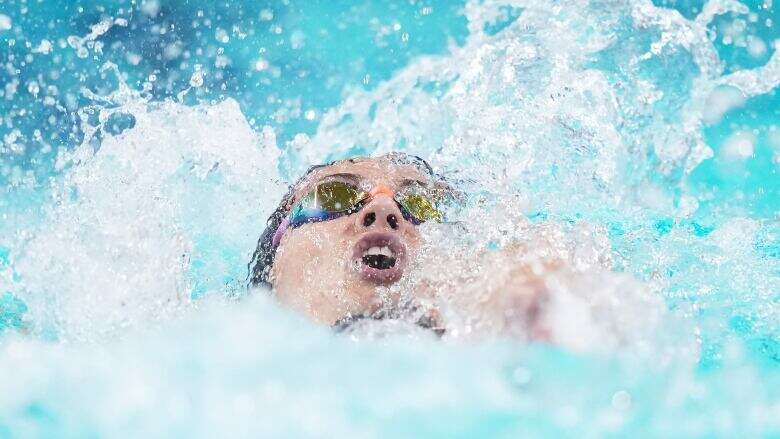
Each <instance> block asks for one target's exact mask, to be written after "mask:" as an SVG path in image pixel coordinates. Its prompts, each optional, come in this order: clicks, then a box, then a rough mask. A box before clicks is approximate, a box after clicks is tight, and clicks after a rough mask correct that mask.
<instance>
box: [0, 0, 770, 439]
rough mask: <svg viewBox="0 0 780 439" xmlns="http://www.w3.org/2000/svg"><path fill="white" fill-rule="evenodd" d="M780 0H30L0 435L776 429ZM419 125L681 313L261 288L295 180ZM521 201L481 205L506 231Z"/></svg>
mask: <svg viewBox="0 0 780 439" xmlns="http://www.w3.org/2000/svg"><path fill="white" fill-rule="evenodd" d="M778 21H780V14H778V13H777V5H774V4H773V3H772V2H769V1H767V0H758V1H753V2H745V3H736V2H729V1H719V2H716V1H710V2H709V3H706V4H705V2H696V1H680V2H671V1H669V2H660V1H657V2H654V3H651V2H645V1H633V2H630V1H614V2H608V1H604V2H600V1H591V2H586V1H582V2H580V1H575V2H556V1H541V0H534V1H530V0H529V1H522V2H511V1H506V2H503V1H473V2H467V3H462V2H444V1H441V2H433V1H431V2H424V1H423V2H419V1H403V2H400V1H399V2H382V3H379V2H368V3H366V4H363V3H359V2H343V3H338V4H333V2H317V1H301V2H296V1H288V2H277V1H273V2H251V3H249V2H248V3H247V4H243V3H241V2H217V3H214V2H206V1H202V2H200V1H188V2H164V1H159V2H158V1H145V2H144V1H136V2H121V1H110V2H109V1H107V2H84V3H83V4H79V3H75V2H69V3H66V4H60V3H54V2H52V3H51V4H48V3H46V2H39V3H34V2H17V1H10V2H3V3H2V4H0V65H2V69H0V93H2V94H0V110H1V111H0V117H2V119H0V139H2V142H3V143H2V144H0V158H1V159H0V181H1V182H2V184H3V187H4V190H3V192H2V193H3V195H2V197H0V217H1V218H2V222H0V370H2V371H3V373H2V374H0V437H138V436H166V437H170V436H203V437H209V436H217V435H219V436H253V437H254V436H259V435H267V436H303V437H309V436H314V437H320V436H334V435H336V434H351V435H357V436H358V437H367V436H368V437H373V436H382V437H386V436H389V437H396V436H402V437H407V436H416V437H419V436H431V437H453V436H455V437H475V436H477V437H482V436H486V435H491V436H506V437H516V436H531V437H544V436H554V437H557V436H574V435H576V436H585V437H603V436H616V437H625V436H640V437H641V436H650V437H657V436H663V437H683V436H684V437H733V436H737V435H739V436H747V437H772V436H777V435H780V421H778V419H780V324H778V322H780V305H779V303H780V296H779V295H778V294H779V293H780V216H778V215H780V178H778V175H777V174H778V169H779V168H780V126H779V125H780V114H779V113H780V96H779V95H778V85H780V57H779V56H777V55H776V48H777V44H780V43H778V41H780V32H778V30H777V29H778V28H777V25H778ZM391 150H404V151H408V152H411V153H415V154H418V155H421V156H423V157H426V158H427V159H429V161H430V162H431V163H432V164H433V165H434V166H435V167H436V168H437V170H439V171H441V172H443V173H445V174H446V175H448V176H449V177H451V178H452V179H453V180H455V181H458V182H459V184H460V185H461V186H462V187H463V188H464V189H465V190H466V191H467V192H468V193H470V194H472V198H474V199H479V200H481V202H483V203H496V204H498V205H501V204H502V203H511V204H510V205H511V206H513V207H512V209H513V210H517V209H519V210H522V212H523V213H524V214H525V215H526V216H528V217H530V218H532V220H534V221H543V220H549V221H554V222H556V223H560V224H562V227H563V228H564V229H565V232H566V233H567V236H569V237H570V241H567V244H566V245H567V246H570V249H571V251H572V253H573V254H576V255H579V256H577V258H578V259H577V261H578V262H577V263H578V264H580V265H582V266H583V267H585V268H586V269H587V268H588V267H591V266H594V265H595V263H594V262H593V261H594V260H596V259H598V260H609V261H611V265H612V269H613V271H617V272H624V273H628V274H630V275H631V276H633V277H635V278H636V279H639V280H640V281H641V282H643V283H644V284H645V285H646V287H647V288H648V289H649V290H650V291H651V292H652V293H653V294H656V295H658V296H659V297H661V298H662V299H663V302H664V304H665V306H666V308H668V309H669V310H670V316H672V317H670V318H669V322H668V324H665V325H664V326H665V327H666V329H665V330H664V331H661V332H659V334H657V337H654V338H653V339H652V340H647V346H649V347H647V348H645V349H644V350H643V352H642V353H641V354H636V353H635V352H623V351H621V350H613V349H601V348H602V347H603V346H600V343H598V342H595V343H594V344H593V345H592V346H590V348H591V349H588V350H587V352H585V353H571V352H567V351H565V350H563V349H559V348H555V347H551V346H546V345H531V346H525V345H522V344H519V343H517V342H513V341H511V340H495V341H484V342H480V343H468V344H463V343H454V342H453V343H450V342H438V341H435V340H431V339H429V338H427V337H425V336H420V337H413V342H411V343H410V342H409V339H408V338H406V337H407V336H406V335H397V336H391V337H388V338H386V339H382V340H379V341H366V340H363V341H354V340H351V339H349V338H347V337H339V336H335V335H333V334H331V333H330V331H328V330H326V329H324V328H318V327H315V326H312V325H310V324H308V323H305V322H303V321H302V320H301V318H300V317H297V316H294V315H290V314H288V313H287V312H285V311H283V310H281V309H279V308H278V307H276V306H275V305H274V304H273V303H272V302H271V301H270V300H268V298H267V297H266V296H265V295H262V294H255V295H250V296H248V297H247V295H246V291H245V289H244V288H243V281H244V277H245V275H246V262H247V261H248V258H249V255H250V254H251V252H252V250H253V247H254V244H255V241H256V239H257V236H258V235H259V233H260V232H261V229H262V227H263V225H264V221H265V218H266V217H267V215H268V213H269V212H270V211H271V210H272V209H273V207H274V206H275V203H276V202H277V201H278V198H279V196H280V195H281V193H282V191H283V189H284V187H285V183H286V182H288V181H289V180H291V179H294V178H295V176H296V175H298V173H300V172H301V171H302V170H303V169H305V168H306V167H308V166H309V165H311V164H314V163H321V162H323V161H325V160H329V159H333V158H339V157H344V156H347V155H352V154H373V153H383V152H387V151H391ZM501 212H503V210H501V209H496V210H494V211H492V212H491V211H488V213H485V212H482V211H480V212H477V214H474V216H472V217H470V220H471V221H473V222H474V223H475V224H478V225H481V226H482V227H483V228H484V230H485V234H486V236H487V237H488V238H490V237H492V238H495V239H494V240H493V241H491V243H492V244H491V245H498V244H496V243H500V242H501V239H503V238H502V236H505V235H506V234H507V233H509V234H511V232H507V230H511V228H512V227H511V218H509V217H507V216H506V215H502V214H500V213H501ZM472 213H473V212H472ZM615 282H616V281H614V280H613V279H612V278H610V277H604V278H598V279H597V281H596V282H595V283H592V284H589V285H590V286H582V287H581V291H580V292H581V293H582V294H584V295H589V294H591V293H593V294H594V295H595V294H597V293H599V292H603V291H611V290H610V288H613V289H614V291H622V290H620V284H617V283H615ZM591 290H592V291H591ZM616 294H617V293H616ZM616 297H618V300H616V301H615V302H616V304H615V307H616V309H617V310H618V312H619V313H623V314H625V315H629V316H630V315H637V314H638V313H643V312H644V313H652V311H647V310H644V309H643V308H641V307H638V305H637V304H636V303H633V302H632V301H631V300H629V295H626V296H623V295H622V293H620V294H618V295H617V296H616ZM659 318H660V317H659ZM670 340H671V341H670ZM691 343H693V344H695V345H696V346H698V351H699V353H698V354H695V355H690V354H685V353H684V352H686V349H685V347H686V346H689V345H690V344H691ZM604 344H605V345H606V344H607V343H606V342H604Z"/></svg>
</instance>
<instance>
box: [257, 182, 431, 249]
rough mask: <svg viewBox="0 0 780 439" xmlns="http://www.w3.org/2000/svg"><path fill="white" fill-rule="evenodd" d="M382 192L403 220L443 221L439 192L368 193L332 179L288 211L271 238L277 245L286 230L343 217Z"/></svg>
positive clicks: (378, 190) (418, 187) (419, 188)
mask: <svg viewBox="0 0 780 439" xmlns="http://www.w3.org/2000/svg"><path fill="white" fill-rule="evenodd" d="M380 193H384V194H387V195H390V196H391V197H392V198H393V200H395V202H396V204H397V205H398V207H399V208H400V210H401V213H402V214H403V216H404V218H405V219H406V220H407V221H409V222H411V223H412V224H415V225H417V224H421V223H423V222H425V221H431V220H434V221H442V220H443V219H444V214H443V213H442V211H441V210H440V209H439V205H440V204H441V203H442V202H443V201H444V199H445V198H446V197H445V196H444V194H443V193H441V191H436V190H432V189H428V188H426V187H424V186H422V185H419V184H412V185H409V186H405V187H403V188H402V189H400V190H399V191H398V192H394V191H392V190H391V189H390V188H388V187H386V186H378V187H376V188H375V189H374V190H372V191H371V192H366V191H364V190H362V189H360V188H358V187H356V186H354V185H352V184H349V183H346V182H343V181H337V180H331V181H325V182H322V183H319V184H318V185H317V186H316V187H315V188H314V189H312V191H311V192H309V193H308V194H307V195H306V196H305V197H303V198H302V199H301V200H300V201H298V202H297V203H295V205H294V206H293V207H292V209H291V210H290V214H289V215H288V217H287V218H286V219H285V220H283V221H282V223H281V224H280V225H279V227H278V228H277V229H276V233H274V236H273V241H272V243H273V245H274V246H276V245H278V244H279V242H280V241H281V239H282V235H284V232H285V231H286V230H287V229H288V228H296V227H300V226H302V225H303V224H307V223H312V222H319V221H329V220H332V219H336V218H339V217H341V216H344V215H350V214H353V213H355V212H358V211H359V210H360V209H362V208H363V206H365V205H366V204H367V203H368V201H369V200H370V199H371V198H372V197H373V196H375V195H378V194H380Z"/></svg>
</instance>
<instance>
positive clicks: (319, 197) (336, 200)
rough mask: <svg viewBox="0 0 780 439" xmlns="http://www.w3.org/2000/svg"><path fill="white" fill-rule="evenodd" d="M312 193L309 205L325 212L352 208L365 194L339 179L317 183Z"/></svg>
mask: <svg viewBox="0 0 780 439" xmlns="http://www.w3.org/2000/svg"><path fill="white" fill-rule="evenodd" d="M312 194H313V195H314V199H313V200H312V202H313V203H312V205H311V207H313V208H316V209H322V210H325V211H327V212H343V211H347V210H350V209H352V208H353V207H355V205H357V204H358V203H359V202H360V201H361V200H363V199H364V198H365V196H366V194H365V192H363V191H361V190H360V189H358V188H356V187H354V186H352V185H350V184H347V183H343V182H340V181H328V182H325V183H321V184H319V185H317V189H315V190H314V191H313V192H312Z"/></svg>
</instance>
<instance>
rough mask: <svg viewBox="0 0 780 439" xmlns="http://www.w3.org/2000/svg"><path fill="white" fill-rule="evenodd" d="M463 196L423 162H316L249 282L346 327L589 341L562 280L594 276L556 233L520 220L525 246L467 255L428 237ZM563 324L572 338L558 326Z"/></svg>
mask: <svg viewBox="0 0 780 439" xmlns="http://www.w3.org/2000/svg"><path fill="white" fill-rule="evenodd" d="M460 199H462V195H461V194H459V192H458V191H457V189H456V188H454V187H452V186H451V185H450V184H449V183H448V181H447V180H446V179H445V178H443V177H442V176H440V175H437V174H436V173H435V172H434V171H433V169H432V168H431V167H430V166H429V165H428V163H426V162H425V161H424V160H422V159H420V158H418V157H413V156H408V155H405V154H402V153H392V154H388V155H384V156H380V157H375V158H368V157H357V158H351V159H346V160H340V161H336V162H333V163H330V164H327V165H320V166H315V167H313V168H311V169H309V171H308V172H306V173H305V175H304V176H303V177H301V178H300V180H299V181H298V182H297V183H295V184H294V185H293V186H292V187H291V188H290V191H289V192H288V193H287V195H285V196H284V197H283V199H282V201H281V203H280V205H279V207H278V208H277V209H276V211H275V212H274V213H273V214H272V215H271V216H270V218H269V219H268V223H267V227H266V229H265V231H264V232H263V233H262V235H261V236H260V239H259V241H258V244H257V249H256V251H255V253H254V255H253V257H252V260H251V262H250V263H249V282H250V285H251V286H254V287H260V286H265V287H268V288H270V289H271V291H273V294H274V296H275V297H276V299H277V300H278V301H279V302H280V303H281V304H283V305H284V306H286V307H288V308H290V309H292V310H295V311H297V312H299V313H301V314H303V315H305V316H307V317H308V318H309V319H311V320H312V321H314V322H317V323H320V324H324V325H330V326H333V327H335V328H337V329H339V330H343V329H345V328H349V327H350V326H351V325H352V324H354V323H355V322H359V321H361V320H366V319H368V320H378V319H411V320H410V321H413V322H415V323H416V325H419V326H421V327H423V328H427V329H430V330H432V331H433V332H435V333H436V334H439V335H446V334H447V333H448V332H459V333H460V335H464V333H473V334H482V335H484V334H490V335H498V336H511V337H515V338H523V339H525V340H530V341H534V340H536V341H545V342H552V343H558V344H564V345H568V346H571V347H573V348H577V347H578V346H580V345H585V344H587V343H588V341H587V340H585V339H586V338H587V337H588V330H587V327H588V325H587V324H585V323H583V324H580V323H582V322H583V321H584V320H583V319H584V317H582V315H580V314H582V313H577V312H566V310H564V312H560V311H561V308H567V307H569V305H571V304H572V303H574V302H576V300H575V299H572V297H571V294H569V293H570V290H571V288H566V286H567V285H568V286H570V285H572V284H573V283H576V282H580V283H582V282H585V283H587V282H589V281H590V282H599V280H595V281H594V280H593V279H592V278H578V277H577V275H576V273H574V270H572V269H571V265H572V264H571V262H570V261H568V260H567V257H566V254H565V253H566V252H565V251H562V250H560V247H561V246H560V245H558V244H559V243H557V242H556V239H558V238H559V236H558V235H556V232H555V229H554V228H549V227H545V226H539V227H533V226H532V225H531V223H530V222H529V221H528V220H523V219H521V218H519V219H518V220H517V227H518V228H525V229H527V230H529V231H531V233H530V234H529V236H530V239H528V240H525V241H523V242H516V243H510V244H508V245H505V246H504V248H503V249H501V250H488V249H483V250H477V251H472V250H469V251H468V254H464V253H462V252H460V253H459V252H453V250H452V249H451V248H439V247H438V246H437V243H436V242H431V241H430V240H426V238H425V237H424V236H423V233H422V232H421V231H422V230H423V225H424V224H428V223H431V222H433V223H439V224H442V225H447V218H446V213H445V210H446V209H445V207H446V206H447V205H452V204H457V203H458V200H460ZM452 230H453V233H457V230H458V228H457V227H454V226H453V227H452ZM551 285H552V286H553V287H551ZM631 285H634V284H631ZM567 292H568V293H567ZM566 294H569V296H566ZM643 297H644V300H646V302H647V303H648V304H649V305H648V306H650V307H651V308H647V309H644V310H643V312H648V313H649V311H648V310H649V309H652V308H656V309H659V307H660V308H663V305H661V304H660V301H659V300H657V299H656V298H654V297H653V295H644V296H643ZM583 300H584V301H585V302H588V303H591V302H593V301H594V300H595V299H594V298H590V297H589V298H585V299H582V300H580V302H583ZM606 302H608V303H611V302H614V300H612V298H607V300H606ZM583 303H584V302H583ZM567 304H568V305H567ZM556 306H557V308H558V311H559V312H557V314H556V313H551V310H554V308H555V307H556ZM588 306H590V305H588ZM569 311H570V310H569ZM604 314H605V313H604V312H603V311H602V312H601V315H602V316H603V315H604ZM649 314H652V313H649ZM556 315H557V321H558V323H556V317H555V316H556ZM591 317H593V316H591ZM578 319H579V320H578ZM561 320H565V321H566V322H567V325H568V326H569V329H568V334H567V332H566V331H560V330H558V329H559V328H556V325H557V326H561V325H560V321H561ZM591 320H594V319H591ZM618 320H620V319H618ZM640 320H641V318H640ZM578 321H579V322H580V323H578ZM613 323H614V322H613ZM572 325H573V326H572ZM610 325H612V324H610ZM591 326H593V325H591ZM596 326H598V325H596ZM612 326H614V325H612ZM591 329H592V328H591ZM610 330H614V328H612V329H610ZM591 332H592V331H591ZM619 337H620V335H619V334H618V338H619ZM591 338H592V337H591ZM613 338H614V337H613Z"/></svg>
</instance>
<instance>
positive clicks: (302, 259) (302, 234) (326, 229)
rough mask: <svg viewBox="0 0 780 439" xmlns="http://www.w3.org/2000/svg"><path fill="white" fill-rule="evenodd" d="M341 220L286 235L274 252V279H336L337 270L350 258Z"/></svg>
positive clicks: (285, 281) (293, 281)
mask: <svg viewBox="0 0 780 439" xmlns="http://www.w3.org/2000/svg"><path fill="white" fill-rule="evenodd" d="M340 220H342V219H341V218H340V219H339V220H335V221H327V222H322V223H313V224H307V225H305V226H302V227H300V228H297V229H295V230H292V231H290V232H288V234H287V235H285V237H284V238H283V239H282V243H281V244H280V246H279V249H278V250H277V253H276V260H275V262H274V267H273V276H272V277H273V278H275V279H273V280H278V281H279V282H282V283H285V284H289V283H290V282H292V283H295V284H302V283H313V282H319V283H322V282H327V281H328V279H330V278H333V277H334V276H336V277H338V274H339V272H340V271H339V268H340V267H345V266H347V264H349V262H350V259H351V258H350V257H349V256H350V254H351V253H350V251H349V239H348V235H347V234H346V233H345V230H344V227H343V224H339V223H340V222H343V221H340ZM274 283H275V282H274Z"/></svg>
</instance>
